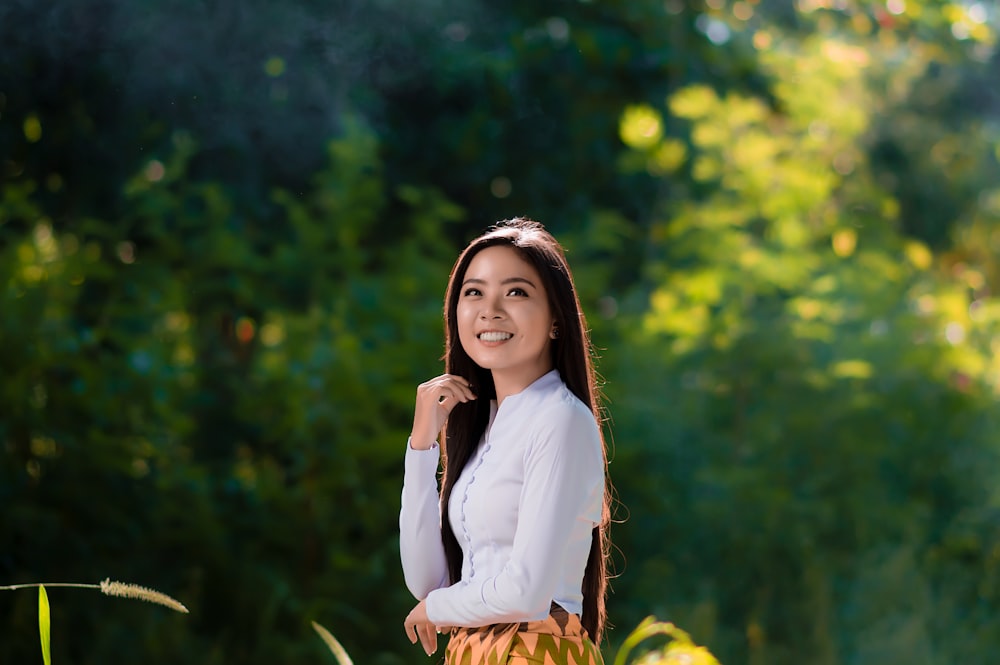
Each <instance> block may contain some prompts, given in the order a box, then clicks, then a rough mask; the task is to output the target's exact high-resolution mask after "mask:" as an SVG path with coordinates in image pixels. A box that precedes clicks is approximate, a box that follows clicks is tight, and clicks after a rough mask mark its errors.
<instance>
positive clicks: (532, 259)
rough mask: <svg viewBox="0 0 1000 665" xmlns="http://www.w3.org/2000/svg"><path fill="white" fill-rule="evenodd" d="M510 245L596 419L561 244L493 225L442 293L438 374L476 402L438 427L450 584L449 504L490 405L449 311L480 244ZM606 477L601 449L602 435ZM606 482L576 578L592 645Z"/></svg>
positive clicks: (455, 570) (490, 392) (458, 567)
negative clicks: (538, 288) (540, 296)
mask: <svg viewBox="0 0 1000 665" xmlns="http://www.w3.org/2000/svg"><path fill="white" fill-rule="evenodd" d="M497 245H501V246H505V247H511V248H513V249H514V250H515V251H516V252H517V253H518V255H519V256H520V257H521V258H522V259H524V260H525V261H527V262H528V263H530V264H531V265H532V266H533V267H534V268H535V270H536V271H538V275H539V277H540V278H541V281H542V285H543V286H544V288H545V293H546V294H548V298H549V307H550V308H551V311H552V315H553V318H554V319H555V321H556V323H557V324H558V326H559V337H558V339H555V340H553V341H552V344H551V349H552V362H553V366H554V367H555V369H557V370H559V374H560V376H561V377H562V380H563V381H564V382H565V383H566V386H567V387H568V388H569V389H570V390H571V391H572V392H573V394H574V395H576V396H577V397H578V398H579V399H580V401H582V402H583V403H584V404H586V405H587V406H588V407H589V408H590V409H591V411H593V412H594V418H595V419H596V420H597V423H598V429H600V425H601V422H602V414H601V406H600V404H599V395H598V392H597V386H596V374H595V371H594V366H593V363H592V361H591V356H592V349H591V345H590V334H589V331H588V330H587V325H586V320H585V318H584V315H583V310H582V309H581V307H580V300H579V298H578V297H577V295H576V287H575V286H574V285H573V276H572V274H571V273H570V269H569V264H568V263H567V262H566V257H565V255H564V253H563V249H562V247H561V246H560V245H559V243H558V242H557V241H556V239H555V238H553V237H552V235H551V234H550V233H549V232H548V231H546V230H545V228H544V227H543V226H542V225H541V224H539V223H537V222H534V221H531V220H529V219H524V218H520V217H518V218H514V219H510V220H506V221H503V222H499V223H498V224H496V225H494V226H493V227H491V228H490V229H489V230H487V231H486V233H484V234H483V235H481V236H479V237H478V238H476V239H475V240H473V241H472V242H471V243H470V244H469V246H468V247H466V248H465V250H464V251H463V252H462V254H461V255H460V256H459V257H458V260H457V261H456V262H455V267H454V268H452V271H451V277H450V278H449V280H448V291H447V294H446V296H445V307H444V320H445V371H446V372H447V373H449V374H456V375H458V376H462V377H465V378H466V379H468V380H469V381H471V382H472V385H473V386H474V387H475V391H476V397H477V399H475V400H473V401H471V402H466V403H464V404H457V405H456V406H455V407H454V409H452V411H451V414H450V415H449V417H448V422H447V424H446V426H445V440H444V446H443V448H444V455H443V460H444V462H443V463H444V482H443V484H442V488H441V503H442V506H441V510H442V513H443V519H442V520H441V537H442V540H443V542H444V551H445V557H446V558H447V561H448V571H449V574H450V576H451V581H452V583H455V582H457V581H458V580H459V579H460V578H461V575H462V550H461V548H460V547H459V544H458V540H457V539H456V538H455V534H454V532H453V531H452V528H451V523H450V522H449V521H448V499H449V498H450V497H451V491H452V488H453V487H454V486H455V481H456V480H457V479H458V476H459V474H461V473H462V469H463V468H465V465H466V464H467V463H468V462H469V459H470V458H471V457H472V453H473V451H474V450H475V448H476V446H477V444H478V443H479V439H480V437H482V435H483V432H485V431H486V425H487V423H488V421H489V415H490V400H491V399H495V398H496V387H495V386H494V385H493V375H492V374H491V373H490V371H489V370H487V369H483V368H482V367H480V366H479V365H477V364H476V363H475V362H474V361H473V360H472V359H471V358H470V357H469V355H468V354H467V353H466V352H465V349H463V348H462V344H461V342H460V341H459V337H458V322H457V316H456V311H457V309H458V300H459V296H460V295H461V285H462V282H463V281H464V280H465V273H466V271H467V270H468V268H469V263H471V261H472V259H473V257H475V256H476V254H478V253H479V252H481V251H482V250H484V249H486V248H487V247H495V246H497ZM601 441H602V449H604V451H603V456H604V467H605V479H607V451H606V449H605V446H604V442H603V441H604V439H603V434H602V436H601ZM609 523H610V507H609V484H608V482H607V480H605V489H604V507H603V509H602V515H601V523H600V524H599V525H598V526H597V527H595V528H594V532H593V538H592V542H591V546H590V556H589V557H588V559H587V568H586V570H585V572H584V575H583V589H582V590H583V616H582V617H581V621H582V623H583V627H584V628H586V630H587V632H588V633H589V634H590V637H591V639H592V640H594V642H596V643H598V644H599V643H600V641H601V637H602V636H603V632H604V622H605V616H606V612H605V608H604V598H605V595H606V592H607V579H608V573H607V559H608V553H609V549H610V539H609V537H608V525H609Z"/></svg>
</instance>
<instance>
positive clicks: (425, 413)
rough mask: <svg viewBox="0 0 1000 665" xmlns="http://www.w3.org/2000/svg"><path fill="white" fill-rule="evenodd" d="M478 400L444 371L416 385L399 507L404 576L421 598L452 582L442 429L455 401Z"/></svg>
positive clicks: (463, 382)
mask: <svg viewBox="0 0 1000 665" xmlns="http://www.w3.org/2000/svg"><path fill="white" fill-rule="evenodd" d="M475 398H476V395H475V393H474V392H473V391H472V386H471V384H470V383H469V381H468V380H467V379H464V378H462V377H460V376H456V375H454V374H442V375H441V376H437V377H435V378H433V379H430V380H429V381H425V382H424V383H421V384H420V385H419V386H417V396H416V402H415V405H414V409H413V429H412V430H411V433H410V439H409V441H407V442H406V458H405V461H404V471H403V495H402V498H401V504H402V505H401V508H400V511H399V555H400V559H401V560H402V563H403V577H404V578H405V579H406V586H407V588H409V590H410V592H411V593H412V594H413V595H414V597H416V598H417V600H423V599H424V598H425V597H426V596H427V594H428V593H429V592H430V591H432V590H434V589H437V588H439V587H442V586H444V585H446V584H447V583H448V564H447V561H446V560H445V556H444V545H443V544H442V542H441V510H440V501H439V496H438V486H437V469H438V459H439V454H438V453H439V450H438V445H437V436H438V432H440V431H441V429H442V428H443V427H444V424H445V421H446V420H447V418H448V414H449V413H451V410H452V409H453V408H455V405H456V404H459V403H462V402H468V401H470V400H473V399H475Z"/></svg>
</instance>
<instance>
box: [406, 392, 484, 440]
mask: <svg viewBox="0 0 1000 665" xmlns="http://www.w3.org/2000/svg"><path fill="white" fill-rule="evenodd" d="M473 399H476V394H475V393H474V392H473V390H472V384H471V383H469V381H468V380H467V379H464V378H462V377H461V376H457V375H455V374H442V375H441V376H436V377H434V378H433V379H431V380H430V381H425V382H423V383H421V384H420V385H419V386H417V400H416V406H415V407H414V409H413V431H411V432H410V447H411V448H413V449H414V450H427V449H428V448H430V447H431V446H433V445H434V443H435V442H436V441H437V437H438V433H439V432H440V431H441V428H442V427H444V421H445V420H447V418H448V414H449V413H451V410H452V409H454V408H455V405H456V404H458V403H459V402H468V401H469V400H473Z"/></svg>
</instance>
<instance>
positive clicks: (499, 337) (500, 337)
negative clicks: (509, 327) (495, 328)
mask: <svg viewBox="0 0 1000 665" xmlns="http://www.w3.org/2000/svg"><path fill="white" fill-rule="evenodd" d="M511 337H513V335H512V334H510V333H505V332H484V333H479V339H481V340H483V341H484V342H503V341H505V340H508V339H510V338H511Z"/></svg>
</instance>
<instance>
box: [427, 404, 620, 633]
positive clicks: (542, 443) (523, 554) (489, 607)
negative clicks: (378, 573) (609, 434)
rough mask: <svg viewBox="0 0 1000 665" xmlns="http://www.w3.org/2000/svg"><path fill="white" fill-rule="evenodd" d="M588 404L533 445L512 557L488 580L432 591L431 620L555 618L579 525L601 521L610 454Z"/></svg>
mask: <svg viewBox="0 0 1000 665" xmlns="http://www.w3.org/2000/svg"><path fill="white" fill-rule="evenodd" d="M584 408H585V407H583V408H581V409H566V410H564V411H563V413H560V414H553V416H554V417H553V418H551V419H550V418H546V422H545V424H544V425H543V429H542V430H541V431H539V432H538V434H537V436H536V437H534V439H533V441H532V442H531V443H530V444H529V445H528V447H527V450H526V452H525V460H524V462H525V466H524V485H523V487H522V490H521V495H520V500H519V504H518V517H517V528H516V530H515V533H514V539H513V544H512V548H511V555H510V559H509V561H508V562H507V563H506V564H505V565H504V567H503V568H502V569H501V571H500V572H499V573H498V574H497V575H495V576H493V577H491V578H488V579H486V580H484V581H483V582H482V583H474V584H469V583H463V582H459V583H457V584H454V585H452V586H449V587H446V588H440V589H437V590H435V591H431V592H430V593H429V594H428V596H427V616H428V618H429V619H430V620H431V621H433V622H434V623H436V624H438V625H441V626H482V625H488V624H492V623H505V622H514V621H523V620H526V619H527V620H535V619H541V618H544V617H546V616H548V613H549V608H550V606H551V603H552V598H553V595H554V594H555V590H556V586H557V584H558V582H557V580H558V578H559V575H560V573H561V572H562V571H561V567H562V566H563V565H564V558H565V552H566V549H567V546H568V543H569V538H570V534H571V531H572V529H573V526H574V524H575V522H576V521H577V520H580V519H587V520H589V521H591V522H592V524H593V525H596V522H597V520H599V519H600V505H601V504H600V497H602V496H603V491H604V484H603V480H604V458H603V454H602V447H601V439H600V431H599V430H598V427H597V422H596V420H595V419H594V417H593V415H591V414H589V412H587V411H584V410H583V409H584Z"/></svg>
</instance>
